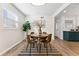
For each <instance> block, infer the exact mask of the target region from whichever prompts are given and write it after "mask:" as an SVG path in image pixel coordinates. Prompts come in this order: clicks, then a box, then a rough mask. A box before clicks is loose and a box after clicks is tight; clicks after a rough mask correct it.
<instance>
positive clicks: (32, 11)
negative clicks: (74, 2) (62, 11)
mask: <svg viewBox="0 0 79 59" xmlns="http://www.w3.org/2000/svg"><path fill="white" fill-rule="evenodd" d="M63 4H64V3H46V4H44V5H41V6H36V5H33V4H31V3H14V5H15V6H16V7H17V8H18V9H19V10H20V11H22V12H23V13H24V14H25V15H30V16H51V15H53V14H54V13H55V12H56V11H57V10H58V9H59V8H60V7H61V6H62V5H63Z"/></svg>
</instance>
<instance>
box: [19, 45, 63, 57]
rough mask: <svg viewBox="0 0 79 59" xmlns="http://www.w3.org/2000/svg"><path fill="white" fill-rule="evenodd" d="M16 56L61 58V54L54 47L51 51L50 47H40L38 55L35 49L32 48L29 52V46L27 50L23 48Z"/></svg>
mask: <svg viewBox="0 0 79 59" xmlns="http://www.w3.org/2000/svg"><path fill="white" fill-rule="evenodd" d="M18 56H62V54H61V53H60V51H58V49H56V48H55V47H52V49H50V47H48V49H46V48H45V47H41V51H40V53H39V52H38V51H37V49H36V47H34V48H33V47H32V48H31V52H30V46H28V48H27V49H26V47H23V49H22V50H21V51H20V53H19V54H18Z"/></svg>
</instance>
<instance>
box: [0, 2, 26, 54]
mask: <svg viewBox="0 0 79 59" xmlns="http://www.w3.org/2000/svg"><path fill="white" fill-rule="evenodd" d="M4 6H6V8H7V9H9V10H11V11H13V12H14V13H15V14H17V15H18V18H19V27H18V29H9V28H3V24H2V23H3V22H2V20H3V17H2V12H3V8H5V7H4ZM24 19H25V16H24V15H23V14H22V13H21V12H19V11H18V10H17V9H16V8H15V7H14V6H12V5H11V4H1V3H0V54H2V53H4V52H5V51H6V50H8V49H9V48H11V47H12V46H14V45H15V44H17V43H18V42H20V41H22V40H23V38H24V33H23V31H22V24H23V21H24Z"/></svg>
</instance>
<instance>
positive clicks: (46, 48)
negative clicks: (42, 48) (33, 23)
mask: <svg viewBox="0 0 79 59" xmlns="http://www.w3.org/2000/svg"><path fill="white" fill-rule="evenodd" d="M46 53H47V56H48V44H46Z"/></svg>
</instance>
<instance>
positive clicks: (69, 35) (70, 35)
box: [63, 31, 79, 40]
mask: <svg viewBox="0 0 79 59" xmlns="http://www.w3.org/2000/svg"><path fill="white" fill-rule="evenodd" d="M63 39H64V40H79V32H77V31H63Z"/></svg>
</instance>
